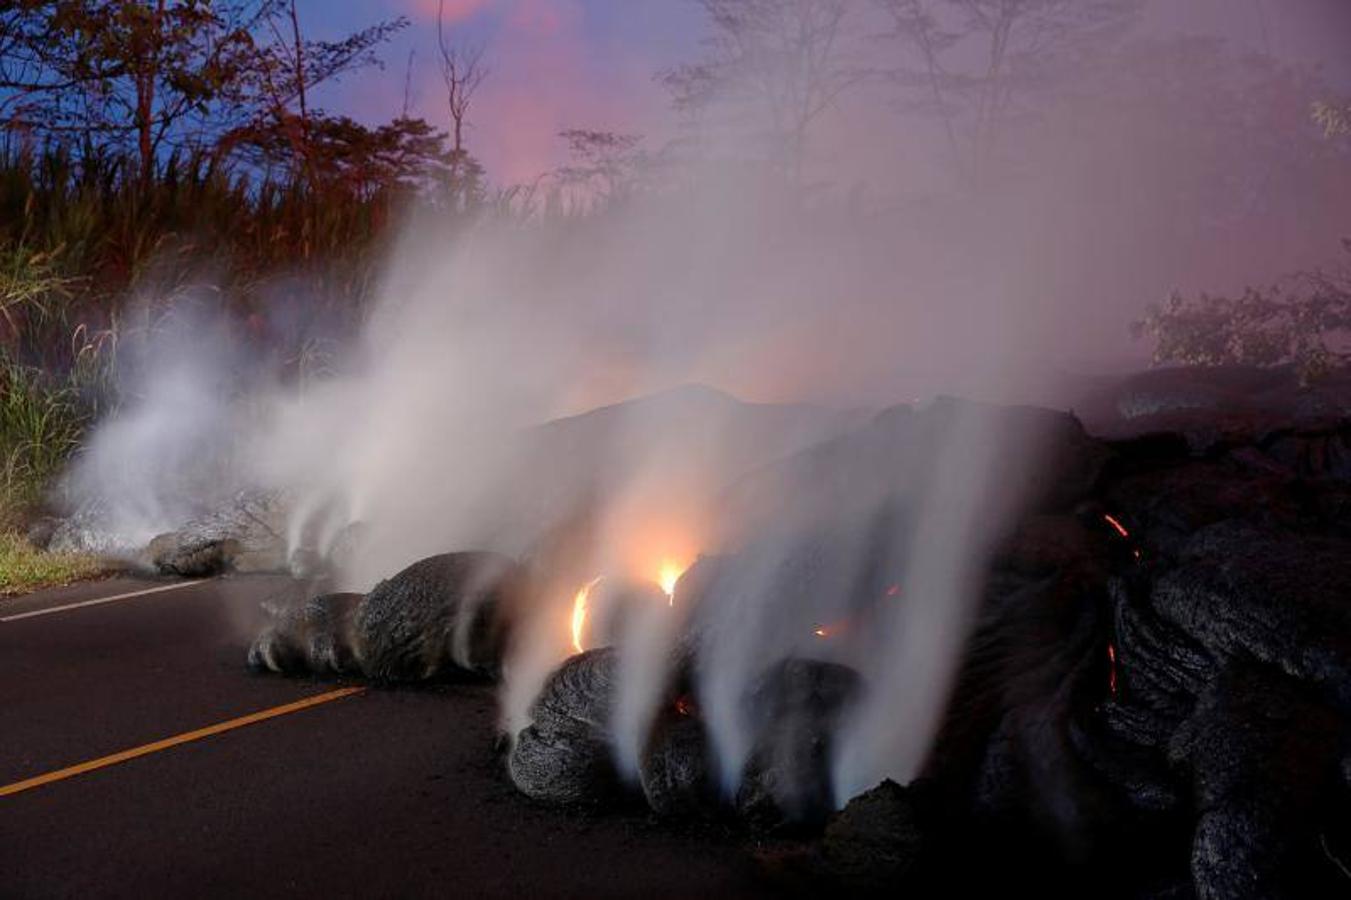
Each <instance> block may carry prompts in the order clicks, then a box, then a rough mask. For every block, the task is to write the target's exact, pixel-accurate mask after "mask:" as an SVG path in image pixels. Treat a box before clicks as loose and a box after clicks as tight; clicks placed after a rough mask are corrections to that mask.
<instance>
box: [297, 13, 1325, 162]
mask: <svg viewBox="0 0 1351 900" xmlns="http://www.w3.org/2000/svg"><path fill="white" fill-rule="evenodd" d="M444 2H445V15H446V21H447V24H448V26H449V28H450V32H451V35H452V37H453V38H454V39H455V40H458V41H465V42H468V43H471V44H481V45H483V46H484V47H485V48H486V59H487V60H488V63H489V66H490V67H491V73H490V75H489V77H488V79H487V80H486V82H485V83H484V85H483V87H482V89H481V91H480V93H479V95H478V96H477V97H476V98H475V108H474V109H473V110H472V111H471V114H470V118H471V120H472V124H473V130H472V131H471V132H470V134H469V136H468V141H469V146H470V149H471V152H473V153H474V154H475V155H476V156H477V157H478V158H479V159H480V160H481V161H482V162H483V163H484V164H485V165H486V166H487V169H488V172H489V175H490V176H491V177H492V179H493V180H494V181H495V182H497V183H499V184H515V183H524V182H528V181H530V180H531V179H533V178H535V177H536V176H538V175H540V174H542V173H544V172H547V171H548V170H550V169H552V168H554V167H556V166H557V165H559V164H561V163H562V162H563V161H564V159H563V152H564V147H563V142H562V141H561V140H560V139H559V138H558V136H557V135H558V132H559V131H561V130H563V129H565V128H595V129H606V130H613V131H620V132H627V133H636V134H642V135H646V136H647V138H648V140H649V142H650V143H660V140H661V138H662V136H663V135H664V134H666V133H668V130H669V128H670V127H671V126H670V122H669V117H668V113H667V108H668V107H667V104H666V102H665V95H664V93H663V91H662V89H661V87H660V86H659V85H658V84H657V83H656V82H655V80H654V74H655V73H656V72H657V71H659V70H661V69H662V68H665V67H668V66H671V65H674V64H677V63H679V62H682V61H686V60H690V59H694V58H696V57H697V55H698V52H699V41H700V38H701V36H702V34H703V33H704V23H703V19H702V14H701V12H700V10H699V8H698V4H697V2H696V0H444ZM437 5H438V0H301V2H300V11H301V21H302V25H303V27H304V28H305V30H306V33H307V34H308V35H309V36H311V37H316V38H325V37H330V38H331V37H337V36H340V35H342V34H346V33H349V32H351V31H354V30H357V29H359V28H361V27H363V26H365V25H369V24H371V23H373V22H375V21H379V20H381V19H390V18H395V17H397V16H405V17H407V18H408V20H409V23H410V24H409V27H408V28H407V29H405V30H404V32H402V33H401V34H400V35H399V36H398V37H397V38H396V39H395V40H393V41H391V42H390V43H389V44H388V45H387V46H386V47H385V48H384V49H383V50H382V51H381V56H382V57H383V59H384V63H385V65H384V69H383V71H374V70H372V71H365V72H361V73H358V74H356V75H353V76H349V77H348V78H347V79H345V80H344V81H342V82H340V83H338V84H336V85H330V86H327V87H326V88H325V89H324V90H323V91H321V92H319V96H318V98H317V101H318V103H319V105H321V106H323V107H324V108H325V109H327V110H329V111H330V112H338V113H345V114H348V115H351V116H353V117H354V118H357V119H360V120H363V121H367V122H378V121H385V120H388V119H389V118H391V117H392V116H394V115H396V114H397V113H398V112H399V111H400V109H402V107H403V105H404V95H405V90H404V88H405V83H406V82H407V83H408V84H409V85H410V87H411V90H410V91H409V92H408V93H409V99H410V101H411V103H410V106H411V110H412V112H413V113H414V114H415V115H421V116H423V117H424V118H426V119H428V120H429V121H431V122H434V123H437V124H439V125H444V124H445V123H446V122H447V121H448V116H447V115H446V112H445V102H444V90H443V87H442V85H441V81H440V75H439V73H438V70H437V55H436V54H437V50H436V15H437ZM1145 28H1146V29H1147V30H1150V31H1155V32H1159V33H1164V32H1177V31H1184V32H1191V33H1200V34H1214V35H1219V36H1222V37H1225V38H1226V39H1228V40H1230V41H1232V42H1234V43H1236V44H1239V45H1243V46H1247V47H1249V48H1252V49H1256V50H1263V51H1267V52H1271V53H1273V54H1275V55H1277V56H1282V57H1287V58H1301V59H1305V60H1313V61H1316V62H1319V63H1321V64H1322V65H1323V66H1324V68H1325V69H1326V70H1327V72H1328V73H1329V75H1330V76H1331V77H1333V78H1334V79H1336V80H1339V81H1340V80H1346V81H1351V0H1149V6H1148V8H1147V14H1146V19H1145ZM410 55H411V62H412V65H411V69H410V66H409V62H410ZM410 72H411V78H410V77H408V76H409V74H410Z"/></svg>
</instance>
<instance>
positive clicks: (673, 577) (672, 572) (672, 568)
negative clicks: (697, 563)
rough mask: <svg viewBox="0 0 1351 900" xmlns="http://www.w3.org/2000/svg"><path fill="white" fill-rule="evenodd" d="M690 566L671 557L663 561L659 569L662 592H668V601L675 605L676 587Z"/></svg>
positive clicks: (658, 579)
mask: <svg viewBox="0 0 1351 900" xmlns="http://www.w3.org/2000/svg"><path fill="white" fill-rule="evenodd" d="M687 568H689V566H687V565H685V566H682V565H681V564H680V563H678V562H676V561H675V560H673V559H670V558H669V557H668V558H666V559H663V560H662V561H661V568H660V569H658V570H657V584H659V585H661V589H662V592H663V593H664V594H666V602H667V604H669V605H671V606H675V587H676V582H677V581H679V580H680V576H681V575H684V574H685V570H686V569H687Z"/></svg>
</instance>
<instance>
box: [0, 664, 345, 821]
mask: <svg viewBox="0 0 1351 900" xmlns="http://www.w3.org/2000/svg"><path fill="white" fill-rule="evenodd" d="M364 690H366V689H365V688H364V687H346V688H338V689H337V690H334V691H328V692H327V693H324V694H316V695H315V696H313V697H306V698H305V699H303V700H297V701H295V702H294V703H287V704H285V705H283V706H274V707H272V708H271V709H264V710H260V711H258V712H255V713H249V714H248V715H246V716H240V717H239V718H237V719H230V720H229V721H226V722H218V723H217V724H215V725H208V726H206V727H205V728H198V729H197V730H196V731H188V732H185V733H183V734H178V735H174V736H173V737H167V738H164V739H163V740H160V741H155V742H154V743H153V744H143V745H141V746H140V747H132V748H131V749H130V750H122V751H121V752H118V753H113V754H111V755H109V756H100V757H99V758H98V759H91V760H89V761H88V762H82V763H79V764H78V765H74V766H69V767H67V768H65V769H57V770H56V771H55V772H48V773H46V774H45V775H35V776H34V777H32V778H26V779H24V780H23V781H16V782H14V783H13V784H7V785H4V786H2V787H0V797H7V796H9V795H10V794H17V793H19V792H21V791H27V790H31V789H32V788H35V787H41V786H42V785H44V784H51V783H52V782H53V781H62V780H64V779H66V778H74V777H75V776H76V775H83V774H84V773H85V772H93V771H94V770H96V769H103V768H106V767H108V766H115V765H117V764H118V763H124V762H126V761H127V760H129V759H136V758H137V757H138V756H146V755H148V754H151V753H158V752H159V751H160V750H168V749H169V748H170V747H177V746H178V745H179V744H186V743H189V742H191V741H199V740H201V739H202V738H207V737H211V736H212V735H215V734H221V733H223V732H226V731H233V730H234V729H236V728H243V727H244V726H245V725H252V724H254V723H255V722H263V721H266V720H268V719H275V718H276V717H277V716H284V715H286V714H287V713H293V712H299V711H300V710H302V709H308V708H310V707H311V706H319V705H320V704H322V703H329V702H331V701H333V700H341V699H342V698H343V697H350V696H352V695H353V694H360V693H361V692H362V691H364Z"/></svg>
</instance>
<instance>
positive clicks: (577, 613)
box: [572, 575, 602, 653]
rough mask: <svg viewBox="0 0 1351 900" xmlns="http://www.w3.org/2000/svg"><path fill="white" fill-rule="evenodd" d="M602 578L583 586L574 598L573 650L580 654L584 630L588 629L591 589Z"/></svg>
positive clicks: (598, 577)
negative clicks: (588, 607) (587, 610)
mask: <svg viewBox="0 0 1351 900" xmlns="http://www.w3.org/2000/svg"><path fill="white" fill-rule="evenodd" d="M601 577H602V576H600V575H597V576H596V577H595V578H593V579H591V580H590V581H588V582H587V583H586V584H584V585H582V587H581V588H580V589H579V590H578V591H577V594H576V596H574V597H573V598H572V648H573V649H574V650H576V651H577V652H578V653H581V652H582V650H583V648H582V629H583V628H585V627H586V608H587V600H588V599H589V598H590V596H591V589H592V588H594V587H595V586H596V585H597V584H599V583H600V580H601Z"/></svg>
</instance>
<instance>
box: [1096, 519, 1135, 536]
mask: <svg viewBox="0 0 1351 900" xmlns="http://www.w3.org/2000/svg"><path fill="white" fill-rule="evenodd" d="M1102 518H1103V520H1104V521H1105V522H1107V524H1108V525H1111V526H1112V527H1113V528H1114V529H1116V533H1117V534H1119V535H1121V536H1122V537H1130V536H1131V533H1130V532H1129V531H1127V530H1126V526H1125V525H1122V524H1121V522H1120V521H1118V520H1117V518H1116V517H1115V516H1109V515H1107V514H1106V513H1103V516H1102Z"/></svg>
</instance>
